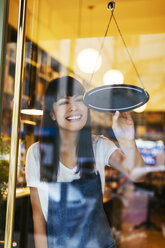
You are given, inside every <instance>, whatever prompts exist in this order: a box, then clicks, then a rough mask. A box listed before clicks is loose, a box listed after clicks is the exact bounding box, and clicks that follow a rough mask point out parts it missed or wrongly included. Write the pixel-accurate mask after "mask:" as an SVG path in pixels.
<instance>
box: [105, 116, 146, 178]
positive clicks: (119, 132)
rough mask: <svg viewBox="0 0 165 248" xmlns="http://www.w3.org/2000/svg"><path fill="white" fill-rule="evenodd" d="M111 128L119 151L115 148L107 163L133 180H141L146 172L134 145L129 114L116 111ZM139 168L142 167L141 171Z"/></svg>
mask: <svg viewBox="0 0 165 248" xmlns="http://www.w3.org/2000/svg"><path fill="white" fill-rule="evenodd" d="M112 128H113V131H114V134H115V136H116V139H117V140H118V143H119V146H120V149H121V151H120V150H116V151H115V152H114V153H113V154H112V155H111V156H110V158H109V164H110V165H111V166H113V167H114V168H115V169H117V170H119V171H121V172H123V173H125V174H126V175H128V176H129V177H130V178H131V179H132V180H133V181H141V180H142V179H143V178H144V177H145V175H146V174H147V170H146V172H145V170H144V167H145V163H144V160H143V158H142V156H141V154H140V152H139V150H138V148H137V146H136V142H135V130H134V123H133V120H132V118H131V115H130V114H129V113H126V112H125V113H120V112H119V111H117V112H116V113H115V114H114V115H113V125H112ZM137 168H138V171H137ZM140 168H143V170H142V173H141V172H140ZM136 172H138V173H136ZM144 172H145V173H144Z"/></svg>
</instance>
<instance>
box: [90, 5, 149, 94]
mask: <svg viewBox="0 0 165 248" xmlns="http://www.w3.org/2000/svg"><path fill="white" fill-rule="evenodd" d="M108 9H109V10H111V16H110V19H109V22H108V26H107V29H106V31H105V34H104V37H103V40H102V43H101V47H100V49H99V53H98V56H97V59H96V63H95V66H94V71H93V73H92V75H91V78H90V81H89V82H90V83H91V82H92V79H93V76H94V73H95V71H96V66H97V63H98V59H99V57H100V55H101V52H102V49H103V45H104V42H105V38H106V36H107V33H108V30H109V27H110V23H111V20H112V17H113V19H114V22H115V24H116V27H117V30H118V32H119V34H120V37H121V39H122V41H123V43H124V47H125V49H126V51H127V54H128V56H129V59H130V61H131V63H132V66H133V68H134V69H135V72H136V74H137V77H138V79H139V82H140V83H141V85H142V87H143V89H144V91H145V93H146V94H147V92H146V90H145V87H144V83H143V82H142V79H141V77H140V74H139V72H138V70H137V68H136V65H135V63H134V61H133V59H132V56H131V54H130V52H129V49H128V47H127V45H126V42H125V40H124V37H123V35H122V33H121V31H120V28H119V26H118V23H117V21H116V19H115V16H114V14H113V12H114V9H115V2H114V1H111V2H109V3H108Z"/></svg>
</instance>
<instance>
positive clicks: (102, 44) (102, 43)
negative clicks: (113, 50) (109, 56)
mask: <svg viewBox="0 0 165 248" xmlns="http://www.w3.org/2000/svg"><path fill="white" fill-rule="evenodd" d="M112 16H113V10H112V14H111V16H110V19H109V21H108V26H107V29H106V31H105V34H104V37H103V40H102V42H101V46H100V49H99V52H98V56H97V59H96V63H95V65H94V70H93V73H92V75H91V78H90V80H89V83H91V82H92V79H93V76H94V73H95V71H96V66H97V63H98V59H99V57H100V55H101V52H102V49H103V46H104V41H105V38H106V36H107V33H108V30H109V26H110V23H111V20H112Z"/></svg>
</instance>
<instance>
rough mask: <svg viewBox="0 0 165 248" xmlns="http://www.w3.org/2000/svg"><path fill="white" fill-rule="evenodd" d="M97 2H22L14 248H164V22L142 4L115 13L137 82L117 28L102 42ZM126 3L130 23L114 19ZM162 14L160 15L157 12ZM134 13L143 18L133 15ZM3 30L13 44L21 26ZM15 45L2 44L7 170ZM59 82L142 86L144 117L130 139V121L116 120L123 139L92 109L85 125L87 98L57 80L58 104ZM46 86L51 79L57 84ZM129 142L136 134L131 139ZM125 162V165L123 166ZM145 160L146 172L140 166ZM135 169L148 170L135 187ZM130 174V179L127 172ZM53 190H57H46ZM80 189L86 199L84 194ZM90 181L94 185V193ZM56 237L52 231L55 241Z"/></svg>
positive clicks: (103, 12) (138, 117)
mask: <svg viewBox="0 0 165 248" xmlns="http://www.w3.org/2000/svg"><path fill="white" fill-rule="evenodd" d="M102 2H103V1H95V2H93V1H92V3H91V1H81V0H80V1H75V0H73V1H71V2H70V1H60V2H59V1H56V0H55V1H52V0H49V1H48V0H47V1H46V0H37V1H31V0H29V1H28V2H27V20H26V42H25V59H24V77H23V88H22V102H21V120H20V137H19V156H18V170H17V175H18V176H17V188H16V202H15V224H14V236H13V242H15V245H17V247H24V248H25V247H34V245H35V243H36V244H37V242H38V243H39V247H40V246H41V245H40V244H42V245H43V244H44V242H46V243H47V242H48V243H49V247H51V244H52V243H51V242H54V243H55V244H56V247H58V243H60V242H61V245H63V247H96V248H97V247H106V245H107V246H108V245H109V247H110V245H112V243H113V240H114V241H115V242H116V247H121V248H124V247H127V248H129V247H141V246H142V247H147V248H150V247H152V246H153V247H159V248H161V247H163V245H164V235H165V234H164V232H165V202H164V181H165V180H164V179H165V178H164V177H165V174H164V168H165V152H164V140H165V137H164V129H165V125H164V123H165V122H164V121H165V114H164V110H165V102H164V95H165V92H164V90H165V87H164V66H165V59H164V57H165V47H164V44H165V30H164V29H163V27H162V19H161V18H163V20H164V13H163V14H162V12H161V10H160V9H159V8H158V9H159V11H160V12H159V13H160V16H161V18H159V17H158V16H155V15H156V14H155V13H154V12H152V11H151V12H152V13H151V14H150V16H148V12H147V8H146V6H147V4H146V6H145V4H144V5H143V10H144V13H142V12H141V8H142V3H141V2H140V1H134V5H131V6H130V5H129V4H130V3H126V1H123V3H121V10H120V9H119V8H118V7H116V8H117V10H116V13H115V14H116V19H117V22H118V19H119V26H121V31H122V34H123V37H124V39H125V41H126V44H127V46H128V49H129V51H130V54H131V56H132V59H133V61H134V63H135V65H136V67H137V70H138V72H139V74H140V76H141V79H142V83H141V81H140V80H139V78H138V75H137V73H136V71H135V70H134V68H133V66H132V64H131V61H130V58H129V56H128V54H127V52H126V48H125V45H124V44H123V41H122V39H121V37H120V35H119V33H118V31H117V28H116V26H115V24H114V22H112V23H111V25H110V30H109V33H108V35H107V37H106V38H105V39H104V33H105V30H106V27H107V24H108V20H109V15H110V12H108V11H107V6H104V5H105V4H104V3H102ZM127 2H129V1H127ZM137 2H138V4H137ZM145 2H146V1H145ZM10 4H11V8H14V7H16V6H17V7H18V1H12V3H10ZM127 4H128V5H129V8H130V9H131V10H132V11H130V12H131V13H134V14H132V15H131V13H130V16H129V18H130V19H129V21H128V19H127V18H126V17H124V16H122V15H121V16H119V17H118V15H117V13H119V12H120V11H121V12H122V13H125V9H126V8H127ZM139 6H140V7H139ZM161 7H162V9H163V7H164V6H163V4H162V5H161ZM139 8H140V9H139ZM137 10H139V13H141V16H139V15H138V14H137V13H136V12H138V11H137ZM117 11H118V12H117ZM128 14H129V13H128ZM143 14H144V15H143ZM134 15H135V17H134ZM144 16H147V18H148V20H150V21H151V23H152V21H153V20H155V19H154V18H157V23H159V24H158V26H157V30H159V32H158V31H157V30H156V29H154V27H155V26H154V25H157V24H155V23H154V25H153V28H151V27H150V26H152V25H150V26H146V25H145V24H146V19H145V18H144ZM151 16H152V17H151ZM162 16H163V17H162ZM150 18H151V19H150ZM9 21H10V29H9V30H10V34H12V37H15V34H16V27H17V22H16V20H14V18H13V17H12V16H10V18H9ZM139 22H140V23H141V24H142V25H140V24H139ZM128 24H129V25H128ZM14 42H15V40H14V38H13V39H11V42H9V44H8V49H7V62H6V78H7V79H6V80H5V89H4V113H3V116H4V117H3V134H4V135H3V139H2V144H5V147H6V151H7V152H6V153H5V154H4V156H5V158H6V161H7V159H8V149H9V148H8V145H10V140H9V139H7V140H6V139H4V138H10V129H11V113H12V99H13V87H14V80H13V75H14V68H15V48H16V47H15V45H16V44H15V43H14ZM103 42H104V43H103ZM101 47H102V49H101V50H100V48H101ZM98 53H99V56H98ZM92 56H93V59H92ZM83 59H85V61H84V60H83ZM65 76H70V77H74V78H76V80H78V81H79V82H80V83H81V85H82V86H83V87H84V89H85V91H89V90H91V89H93V88H96V87H99V86H103V85H107V84H108V85H111V84H123V83H124V84H131V85H133V86H138V87H141V88H143V87H145V89H146V90H147V91H148V93H149V94H150V100H149V102H148V103H147V105H146V108H145V109H144V110H143V111H142V112H137V109H136V112H135V111H131V112H130V114H131V116H132V119H133V123H134V132H133V129H131V130H130V129H129V125H128V123H127V124H126V120H127V118H128V116H125V115H124V116H121V118H122V121H124V123H125V125H126V126H125V127H126V128H124V126H122V127H123V129H122V130H123V131H122V138H121V136H120V134H119V132H118V130H119V129H118V128H119V126H117V127H116V128H115V126H114V125H113V123H114V122H115V120H114V117H113V114H112V113H102V112H97V111H93V110H90V116H91V120H90V121H89V119H88V121H87V119H86V118H87V116H88V114H87V110H85V106H84V105H83V101H82V96H83V94H84V89H83V88H82V87H81V86H80V87H79V86H77V84H74V83H73V82H71V83H69V86H68V85H67V84H66V82H62V81H60V83H59V85H58V87H57V89H58V92H57V99H56V98H55V92H53V90H55V88H53V87H55V86H51V85H53V84H56V85H57V84H58V78H59V77H60V78H61V77H65ZM55 79H56V80H55ZM52 80H55V81H54V83H53V82H51V81H52ZM68 80H69V79H68ZM64 81H65V80H64ZM143 84H144V85H143ZM75 85H76V86H75ZM78 85H79V84H78ZM71 86H72V87H71ZM50 87H52V88H50ZM46 89H49V92H48V91H46ZM67 90H68V91H67ZM51 94H52V95H51ZM45 95H46V96H47V98H48V102H47V101H46V100H45ZM77 97H78V99H77ZM79 97H80V98H79ZM102 99H103V100H104V96H103V97H102ZM118 100H120V97H119V99H118ZM5 101H6V102H5ZM44 101H45V102H44ZM67 106H69V107H68V108H67ZM82 106H83V107H82ZM81 107H82V108H81ZM81 111H82V112H81ZM85 111H86V112H85ZM88 117H89V116H88ZM123 117H124V119H123ZM83 118H84V119H83ZM62 120H63V121H62ZM129 120H130V119H129ZM83 121H84V122H83ZM66 123H67V124H66ZM115 123H116V122H115ZM131 123H132V122H131ZM79 124H82V126H81V125H80V126H79ZM116 125H117V123H116ZM122 125H123V124H122ZM131 127H132V126H131ZM129 130H130V131H131V132H128V131H129ZM130 133H131V135H133V134H134V135H135V136H134V140H133V137H132V136H130ZM102 135H103V136H104V137H103V136H102ZM64 137H65V138H64ZM91 137H92V138H91ZM105 137H106V138H105ZM135 143H136V145H137V148H138V150H139V151H140V154H139V153H138V151H137V150H136V152H135V153H134V152H133V151H134V149H133V147H135ZM133 144H134V145H133ZM31 145H32V146H31ZM29 148H30V149H29ZM117 148H119V149H118V150H117ZM116 151H117V153H115V152H116ZM27 152H28V153H27ZM122 153H124V158H123V157H122ZM125 156H126V157H127V160H126V161H127V163H126V162H122V161H125ZM141 156H142V157H143V159H144V163H145V164H143V162H140V161H141V158H142V157H141ZM40 158H41V160H40ZM26 161H27V162H26ZM59 161H60V162H59ZM94 161H95V163H94ZM134 162H135V163H134ZM137 166H139V167H143V168H142V169H141V170H140V171H141V172H144V171H147V173H146V177H145V178H143V180H141V181H138V182H137V181H136V180H135V181H134V180H133V179H132V178H129V175H130V174H131V172H132V171H133V168H132V167H137ZM92 169H93V170H92ZM129 170H130V173H127V171H129ZM57 172H58V173H57ZM80 172H81V173H80ZM95 172H99V173H95ZM93 173H94V174H93ZM91 174H92V176H91ZM82 175H83V176H82ZM93 176H94V177H93ZM134 176H137V173H135V174H134ZM88 177H89V178H88ZM90 177H91V178H90ZM95 177H96V178H97V179H98V178H99V177H100V178H101V184H99V183H96V182H98V181H96V180H94V179H96V178H95ZM81 179H82V181H81ZM56 180H57V181H58V183H56ZM84 180H86V181H84ZM40 181H43V182H41V183H40ZM49 181H51V182H52V181H53V182H52V184H51V183H49ZM80 181H81V183H82V184H81V185H83V190H84V191H81V190H82V188H81V187H80V184H79V182H80ZM84 182H87V183H85V184H83V183H84ZM91 182H92V183H93V182H94V183H96V184H95V187H94V188H92V187H93V184H92V183H91ZM4 185H6V182H5V181H4ZM75 185H76V186H75ZM77 185H78V186H77ZM87 185H88V188H87V189H86V187H87ZM89 185H90V186H89ZM96 188H97V190H98V192H97V193H98V195H96V191H97V190H94V191H92V189H96ZM30 191H31V193H30ZM84 192H85V193H84ZM90 192H91V195H90ZM99 193H100V194H99ZM30 194H31V200H30ZM102 194H103V199H101V196H102ZM52 195H53V196H52ZM94 196H95V198H94ZM99 197H100V198H99ZM98 199H99V201H97V200H98ZM4 202H5V201H4ZM93 203H95V204H93ZM102 204H103V205H102ZM52 206H54V207H52ZM54 208H55V209H54ZM98 209H99V210H100V211H99V212H98ZM103 209H104V211H105V214H106V215H104V214H103V213H104V212H103ZM84 210H85V211H86V213H84ZM89 210H90V211H91V212H92V215H91V214H90V211H89ZM61 211H63V213H61ZM32 213H33V217H32ZM36 213H37V214H36ZM56 213H58V214H57V215H56ZM87 213H88V214H89V216H88V218H87ZM96 213H97V214H96ZM59 216H63V218H62V217H61V219H60V218H59ZM91 216H92V217H91ZM102 216H104V217H102ZM36 218H38V221H39V223H40V224H38V223H37V221H36ZM52 220H53V221H52ZM57 220H58V221H59V222H58V221H57ZM57 222H58V223H57ZM101 223H104V225H103V226H102V225H101ZM108 225H110V229H111V234H110V231H109V226H108ZM84 226H85V228H84ZM56 227H57V229H56ZM96 227H98V230H99V232H98V230H97V228H96ZM54 229H55V230H57V232H53V230H54ZM75 229H76V231H75ZM88 229H89V230H90V231H91V232H88V231H89V230H88ZM101 230H104V232H101ZM46 231H48V232H47V234H48V235H46ZM69 231H70V232H69ZM107 232H108V235H106V237H104V234H107ZM37 233H38V235H37ZM91 233H92V235H93V236H92V235H91ZM95 234H97V235H95ZM65 237H67V238H66V239H65ZM93 237H94V238H93ZM107 237H108V238H107ZM112 237H113V238H112ZM34 238H35V241H34ZM66 240H67V241H66ZM151 240H152V242H151ZM66 242H67V244H66ZM83 242H85V243H86V244H84V243H83ZM93 242H94V244H93ZM104 242H105V243H106V242H107V243H106V244H105V243H104ZM91 243H92V244H91ZM151 243H152V244H151ZM36 247H37V245H36ZM45 247H46V246H45Z"/></svg>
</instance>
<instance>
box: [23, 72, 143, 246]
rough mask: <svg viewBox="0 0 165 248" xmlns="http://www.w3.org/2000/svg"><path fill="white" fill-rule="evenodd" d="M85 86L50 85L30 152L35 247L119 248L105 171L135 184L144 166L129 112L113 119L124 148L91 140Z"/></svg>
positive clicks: (64, 81)
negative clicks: (109, 215) (106, 201)
mask: <svg viewBox="0 0 165 248" xmlns="http://www.w3.org/2000/svg"><path fill="white" fill-rule="evenodd" d="M84 92H85V91H84V88H83V86H82V85H81V84H80V83H79V82H78V81H77V80H76V79H74V78H72V77H69V76H66V77H61V78H58V79H55V80H53V81H51V82H50V83H49V85H48V88H47V91H46V94H45V104H44V115H43V121H42V129H41V137H40V141H39V142H37V143H35V144H33V145H32V146H31V147H30V148H29V150H28V153H27V160H26V178H27V185H28V186H29V187H30V196H31V203H32V209H33V220H34V234H35V246H36V248H42V247H44V248H47V247H49V248H56V247H68V248H93V247H95V248H110V247H111V248H114V247H115V243H114V240H113V237H112V234H111V231H110V230H109V225H108V222H107V219H106V217H105V213H104V211H103V207H102V197H103V191H104V183H105V178H104V166H105V165H107V164H108V165H109V166H112V167H113V168H115V169H117V170H119V171H121V172H122V173H125V174H126V175H129V176H131V175H132V179H133V180H136V179H137V178H136V173H133V174H131V172H132V171H133V169H134V168H135V167H143V166H145V164H144V161H143V159H142V157H141V155H140V153H139V151H138V149H137V147H136V144H135V140H134V126H133V121H132V119H131V117H130V115H129V114H128V113H122V114H121V113H119V112H116V113H115V114H114V115H113V126H112V128H113V131H114V133H115V135H116V138H117V140H118V142H119V145H120V149H118V148H117V147H116V146H115V144H114V143H113V142H112V141H110V140H108V139H107V138H105V137H103V136H93V137H92V136H91V129H90V115H89V110H88V109H87V107H86V106H85V105H84V103H83V95H84Z"/></svg>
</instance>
